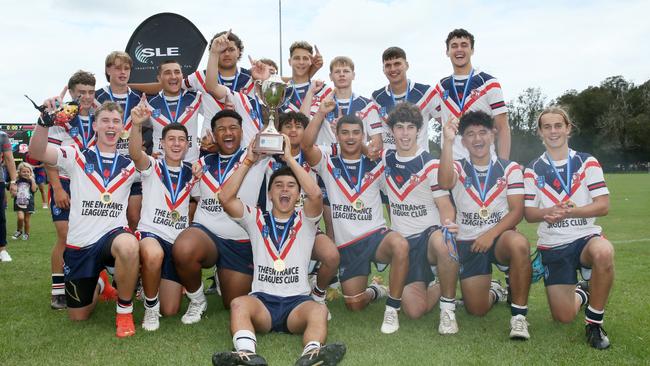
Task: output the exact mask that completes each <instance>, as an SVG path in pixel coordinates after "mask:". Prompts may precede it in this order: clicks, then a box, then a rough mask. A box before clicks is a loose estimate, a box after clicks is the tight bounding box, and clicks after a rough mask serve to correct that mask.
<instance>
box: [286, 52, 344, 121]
mask: <svg viewBox="0 0 650 366" xmlns="http://www.w3.org/2000/svg"><path fill="white" fill-rule="evenodd" d="M315 50H316V53H315V54H314V47H312V46H311V44H309V43H308V42H306V41H297V42H294V43H292V44H291V46H290V47H289V66H291V80H289V88H287V90H286V95H285V98H286V101H285V104H284V105H283V106H282V107H281V108H282V109H283V110H285V111H287V110H291V111H294V112H302V114H304V115H306V116H308V117H310V118H311V117H313V115H314V113H316V111H317V110H318V105H319V104H320V101H321V100H323V99H324V98H325V97H327V96H328V95H329V94H331V93H332V88H330V87H328V86H326V85H324V84H322V83H321V84H319V87H318V88H317V89H313V87H312V82H311V77H312V76H313V75H314V74H315V71H316V70H318V68H320V66H322V64H321V65H320V66H317V68H315V67H314V61H315V59H316V58H318V57H320V52H319V51H318V48H317V47H316V49H315ZM320 60H321V63H322V58H320ZM310 89H311V90H310Z"/></svg>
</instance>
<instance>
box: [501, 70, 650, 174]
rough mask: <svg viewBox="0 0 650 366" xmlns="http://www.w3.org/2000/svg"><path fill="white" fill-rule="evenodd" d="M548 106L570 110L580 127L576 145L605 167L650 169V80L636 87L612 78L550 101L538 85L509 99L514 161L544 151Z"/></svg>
mask: <svg viewBox="0 0 650 366" xmlns="http://www.w3.org/2000/svg"><path fill="white" fill-rule="evenodd" d="M549 105H560V106H562V107H564V108H565V109H566V110H567V111H568V112H569V116H570V117H571V118H572V120H573V123H574V124H575V127H576V128H574V130H573V133H572V137H571V141H570V143H569V145H570V146H571V148H572V149H574V150H578V151H584V152H588V153H590V154H592V155H593V156H595V157H596V158H597V159H598V160H599V161H600V162H601V164H602V165H603V168H604V169H605V170H606V171H630V170H646V171H647V170H648V169H649V168H650V166H649V165H648V164H650V163H649V162H650V81H646V82H645V83H643V84H641V85H634V83H632V82H630V81H627V80H625V79H624V78H623V77H622V76H612V77H609V78H607V79H605V80H604V81H603V82H602V83H601V84H600V85H599V86H590V87H588V88H586V89H585V90H583V91H580V92H578V91H576V90H569V91H567V92H565V93H564V94H563V95H561V96H560V97H558V98H557V99H555V100H552V101H550V102H547V98H546V96H545V95H543V94H542V92H541V90H540V89H539V88H528V89H526V90H525V91H524V92H522V93H521V94H520V95H519V96H518V97H517V98H516V99H514V100H512V101H510V102H509V103H508V119H509V121H510V128H511V133H512V148H511V152H510V156H511V159H512V160H515V161H517V162H519V163H522V164H527V163H528V162H529V161H531V160H533V159H534V158H536V157H538V156H539V155H540V154H541V153H542V152H543V151H544V147H543V146H542V144H541V142H540V139H539V137H538V136H537V116H538V115H539V113H540V112H541V111H542V110H543V109H544V108H545V107H547V106H549Z"/></svg>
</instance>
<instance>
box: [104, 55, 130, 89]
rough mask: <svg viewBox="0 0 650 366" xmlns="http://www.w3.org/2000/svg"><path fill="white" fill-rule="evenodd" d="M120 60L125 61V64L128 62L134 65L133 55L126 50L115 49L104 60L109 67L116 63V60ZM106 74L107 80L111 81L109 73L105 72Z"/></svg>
mask: <svg viewBox="0 0 650 366" xmlns="http://www.w3.org/2000/svg"><path fill="white" fill-rule="evenodd" d="M117 60H120V61H122V62H124V63H125V64H128V65H129V67H130V68H132V67H133V59H132V58H131V56H129V54H128V53H126V52H124V51H113V52H111V53H109V54H108V56H106V61H105V62H104V66H106V68H109V67H111V66H113V65H114V64H115V61H117ZM104 75H106V81H109V82H110V81H111V80H110V77H109V76H108V73H107V72H105V73H104Z"/></svg>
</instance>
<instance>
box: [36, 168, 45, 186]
mask: <svg viewBox="0 0 650 366" xmlns="http://www.w3.org/2000/svg"><path fill="white" fill-rule="evenodd" d="M34 180H35V181H36V184H39V185H40V184H47V174H46V173H45V168H34Z"/></svg>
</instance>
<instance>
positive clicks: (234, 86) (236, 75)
mask: <svg viewBox="0 0 650 366" xmlns="http://www.w3.org/2000/svg"><path fill="white" fill-rule="evenodd" d="M217 78H218V79H219V84H221V85H226V83H225V81H224V80H223V79H222V78H221V73H220V72H219V73H217ZM238 80H239V70H237V72H236V73H235V79H234V80H233V81H232V87H231V88H230V91H233V92H234V91H235V88H236V87H237V81H238Z"/></svg>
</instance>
